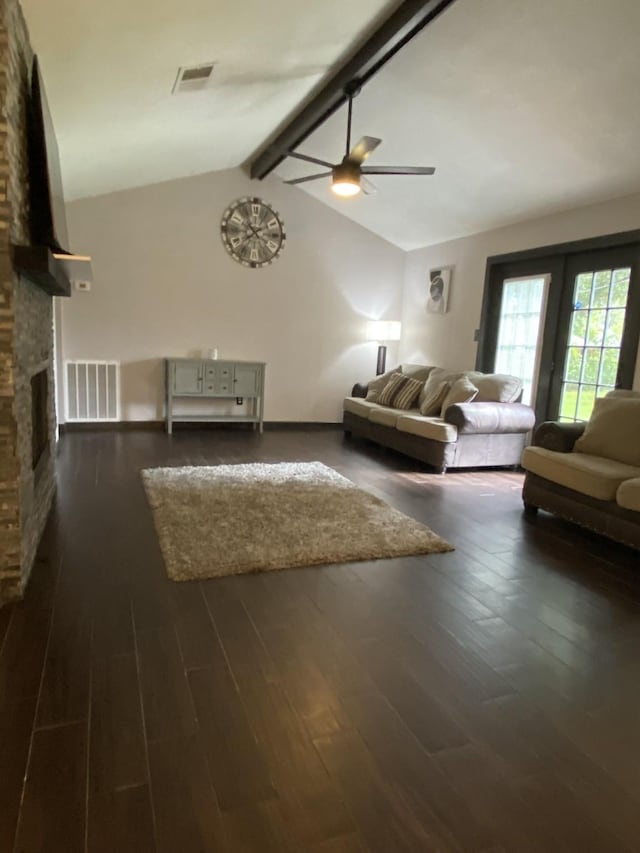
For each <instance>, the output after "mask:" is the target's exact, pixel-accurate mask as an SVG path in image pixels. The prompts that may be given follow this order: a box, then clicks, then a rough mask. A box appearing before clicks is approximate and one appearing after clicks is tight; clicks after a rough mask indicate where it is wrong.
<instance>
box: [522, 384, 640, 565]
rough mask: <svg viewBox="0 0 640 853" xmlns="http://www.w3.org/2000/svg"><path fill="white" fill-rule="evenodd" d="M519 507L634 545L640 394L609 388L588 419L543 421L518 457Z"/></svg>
mask: <svg viewBox="0 0 640 853" xmlns="http://www.w3.org/2000/svg"><path fill="white" fill-rule="evenodd" d="M522 467H523V468H524V469H525V471H526V475H525V481H524V487H523V493H522V497H523V501H524V505H525V511H526V512H528V513H535V512H536V511H537V510H538V509H544V510H547V511H549V512H552V513H554V514H556V515H559V516H561V517H562V518H565V519H567V520H568V521H573V522H575V523H576V524H579V525H581V526H582V527H587V528H589V529H590V530H594V531H596V532H597V533H601V534H603V535H604V536H608V537H609V538H610V539H615V540H616V541H618V542H622V543H624V544H626V545H630V546H631V547H634V548H640V393H639V392H633V391H612V392H611V393H610V394H608V395H607V396H606V397H604V398H602V399H601V400H597V401H596V405H595V408H594V411H593V414H592V416H591V419H590V420H589V422H588V423H586V424H585V423H560V422H547V423H544V424H541V425H540V427H538V429H537V430H536V433H535V436H534V446H532V447H527V448H526V450H525V451H524V453H523V456H522Z"/></svg>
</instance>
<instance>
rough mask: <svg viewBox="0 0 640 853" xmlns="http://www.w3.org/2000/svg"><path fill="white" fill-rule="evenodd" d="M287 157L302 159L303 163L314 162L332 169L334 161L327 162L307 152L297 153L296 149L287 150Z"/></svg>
mask: <svg viewBox="0 0 640 853" xmlns="http://www.w3.org/2000/svg"><path fill="white" fill-rule="evenodd" d="M287 157H294V158H295V159H296V160H304V161H305V163H315V164H316V166H327V167H328V168H329V169H333V167H334V166H335V163H327V161H326V160H318V158H317V157H309V155H308V154H298V152H297V151H289V152H288V153H287Z"/></svg>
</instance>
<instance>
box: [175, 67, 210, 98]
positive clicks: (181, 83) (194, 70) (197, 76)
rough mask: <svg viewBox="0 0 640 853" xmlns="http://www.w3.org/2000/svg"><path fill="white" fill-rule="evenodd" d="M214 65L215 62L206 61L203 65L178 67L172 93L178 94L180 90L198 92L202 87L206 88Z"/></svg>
mask: <svg viewBox="0 0 640 853" xmlns="http://www.w3.org/2000/svg"><path fill="white" fill-rule="evenodd" d="M214 67H215V62H206V63H204V64H203V65H191V66H189V67H185V66H183V67H182V68H178V73H177V75H176V79H175V81H174V84H173V88H172V89H171V94H172V95H177V94H179V93H180V92H197V91H199V90H200V89H206V88H207V86H208V84H209V80H210V79H211V75H212V74H213V69H214Z"/></svg>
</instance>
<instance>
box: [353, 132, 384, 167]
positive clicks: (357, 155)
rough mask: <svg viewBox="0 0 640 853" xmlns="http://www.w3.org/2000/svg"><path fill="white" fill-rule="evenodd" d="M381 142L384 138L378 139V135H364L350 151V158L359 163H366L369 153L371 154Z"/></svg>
mask: <svg viewBox="0 0 640 853" xmlns="http://www.w3.org/2000/svg"><path fill="white" fill-rule="evenodd" d="M381 142H382V140H381V139H378V138H377V137H376V136H363V137H362V139H359V140H358V141H357V143H356V144H355V145H354V146H353V148H352V149H351V151H350V152H349V160H351V162H352V163H358V165H360V164H361V163H364V161H365V160H366V159H367V157H368V156H369V154H371V152H372V151H375V149H376V148H377V147H378V145H380V143H381Z"/></svg>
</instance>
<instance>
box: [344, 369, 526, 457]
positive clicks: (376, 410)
mask: <svg viewBox="0 0 640 853" xmlns="http://www.w3.org/2000/svg"><path fill="white" fill-rule="evenodd" d="M397 372H399V373H402V374H403V375H405V376H409V377H411V378H412V379H416V380H418V381H419V382H421V383H424V387H423V388H422V390H421V392H420V395H419V397H418V399H417V400H416V402H415V404H414V405H413V406H412V407H411V408H410V409H409V410H399V409H396V408H393V407H392V406H388V405H381V404H380V403H379V402H378V397H379V396H380V391H381V389H382V388H383V387H384V385H385V383H386V382H388V380H389V377H390V376H391V375H392V374H393V373H397ZM463 376H466V377H467V378H468V379H469V381H470V382H471V383H472V384H473V383H475V387H476V388H477V392H478V393H477V396H476V397H475V399H474V400H473V401H472V402H466V403H454V404H452V405H450V406H448V408H447V409H446V411H439V412H438V414H435V415H425V414H422V412H421V408H420V407H421V405H422V404H423V403H424V402H425V400H426V397H425V392H428V391H429V388H434V387H436V388H437V387H439V386H441V385H442V384H449V385H452V384H453V383H454V382H455V381H456V380H457V379H459V378H461V377H463ZM521 396H522V383H521V382H520V380H519V379H517V378H516V377H513V376H501V375H495V374H493V375H489V374H482V373H478V372H475V371H449V370H446V369H444V368H439V367H433V366H429V365H422V364H403V365H400V366H399V367H398V368H396V369H395V370H394V371H389V372H388V373H387V374H385V375H384V376H382V377H376V378H375V379H374V380H372V381H371V382H369V383H368V384H366V385H356V386H354V389H353V391H352V394H351V396H350V397H346V398H345V400H344V404H343V427H344V431H345V434H346V435H348V436H356V437H360V438H364V439H368V440H370V441H373V442H375V443H377V444H380V445H382V446H384V447H389V448H391V449H393V450H397V451H399V452H400V453H404V454H406V455H407V456H411V457H413V458H415V459H419V460H421V461H422V462H426V463H427V464H428V465H432V466H433V467H435V468H437V469H438V471H440V472H442V473H444V472H445V471H446V470H447V468H467V467H471V468H475V467H504V466H514V465H518V464H519V462H520V457H521V455H522V451H523V449H524V446H525V444H526V440H527V437H528V433H529V432H530V430H531V429H532V428H533V425H534V422H535V416H534V413H533V410H532V409H531V408H530V407H529V406H525V405H522V404H521V403H520V402H519V400H520V398H521Z"/></svg>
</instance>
